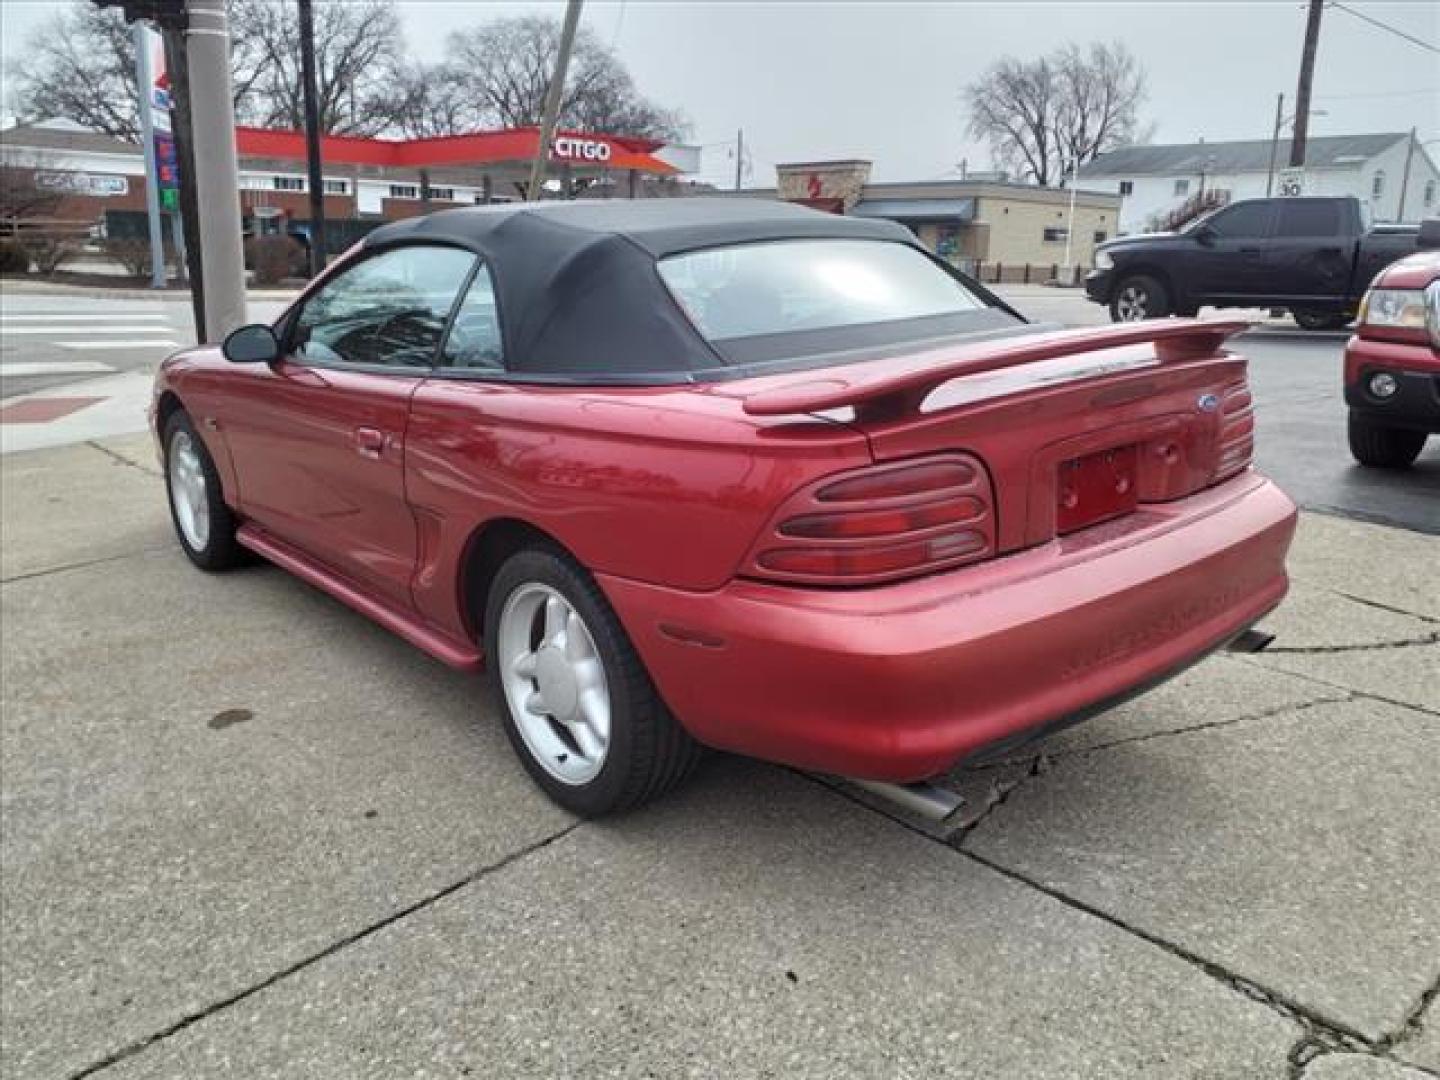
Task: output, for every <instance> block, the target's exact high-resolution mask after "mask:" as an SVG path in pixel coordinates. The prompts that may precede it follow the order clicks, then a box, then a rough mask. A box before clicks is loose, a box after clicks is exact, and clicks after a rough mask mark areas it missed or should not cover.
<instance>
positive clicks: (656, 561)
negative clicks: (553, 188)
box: [406, 379, 870, 632]
mask: <svg viewBox="0 0 1440 1080" xmlns="http://www.w3.org/2000/svg"><path fill="white" fill-rule="evenodd" d="M869 460H870V457H869V452H868V449H867V444H866V441H865V439H864V437H863V436H862V435H861V434H859V433H858V432H855V431H853V430H851V429H849V428H847V427H845V426H843V425H839V424H834V423H830V422H826V421H820V420H813V419H810V420H805V421H801V422H793V421H791V422H787V421H783V420H777V421H757V420H755V419H754V418H750V417H744V416H743V415H742V414H741V412H740V409H739V406H738V404H737V403H736V402H735V401H733V400H731V399H727V398H724V397H720V396H717V395H713V394H710V393H708V392H706V391H703V390H697V389H693V388H692V389H673V388H637V389H616V390H577V389H574V388H553V389H552V388H542V387H535V386H519V385H515V384H502V383H484V382H475V381H469V380H445V379H434V380H430V381H428V382H426V383H424V384H423V385H422V386H421V387H420V389H419V390H418V391H417V392H416V394H415V397H414V398H413V401H412V410H411V416H410V426H409V430H408V431H407V433H406V484H407V496H408V498H409V500H410V502H411V505H412V506H413V507H414V508H415V513H416V517H417V522H418V525H419V528H420V561H421V565H420V567H419V570H418V573H417V575H416V579H415V599H416V604H417V606H418V607H419V609H420V610H421V612H422V613H423V614H424V615H425V616H426V617H427V618H429V619H430V620H432V621H433V622H435V623H437V624H438V625H441V626H445V627H448V628H450V629H452V630H454V631H456V632H466V631H467V630H468V631H473V628H471V627H467V626H466V621H467V616H466V612H465V610H464V602H463V598H462V596H461V592H460V590H461V588H462V587H463V585H462V581H463V570H464V566H465V561H466V558H467V556H468V553H469V551H470V547H471V544H472V541H473V539H474V538H475V537H476V535H477V534H478V533H479V531H480V530H481V529H482V528H483V527H484V526H485V525H486V524H487V523H490V522H493V521H497V520H501V519H518V520H520V521H523V522H525V523H527V524H529V525H531V526H534V527H535V528H538V529H541V530H543V531H544V532H546V533H548V534H549V535H550V536H552V537H554V538H555V540H557V541H558V542H559V543H561V544H563V545H564V546H565V547H566V548H567V549H568V550H569V551H570V552H571V553H573V554H574V555H575V557H576V558H578V559H579V560H580V562H581V563H583V564H584V565H585V566H586V567H587V568H588V569H590V570H592V571H594V572H597V573H602V574H606V575H611V576H615V577H622V578H629V579H632V580H635V581H642V582H648V583H652V584H659V585H667V586H670V587H673V588H678V589H686V590H692V591H698V590H709V589H714V588H718V587H719V586H720V585H722V584H724V583H725V582H726V581H727V580H729V579H730V578H731V577H732V576H733V574H734V573H735V570H736V567H737V566H738V565H739V564H740V562H741V560H742V559H743V557H744V555H745V553H746V552H747V551H748V550H749V547H750V545H751V543H752V542H753V541H754V539H755V537H756V535H757V534H758V532H759V530H760V529H761V528H762V527H763V526H764V525H765V523H766V521H767V520H768V519H769V516H770V514H771V513H772V512H773V510H774V508H775V506H776V505H777V504H778V503H779V502H780V501H781V500H782V499H783V498H785V497H786V496H787V495H789V494H791V493H792V492H793V491H795V490H796V489H797V488H799V487H800V486H802V485H803V484H805V483H807V482H809V481H810V480H812V479H814V478H816V477H818V476H823V475H826V474H828V473H832V472H837V471H840V470H843V469H847V468H852V467H855V466H859V465H863V464H865V463H867V462H868V461H869Z"/></svg>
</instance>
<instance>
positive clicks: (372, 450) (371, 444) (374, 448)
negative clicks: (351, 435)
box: [355, 427, 385, 459]
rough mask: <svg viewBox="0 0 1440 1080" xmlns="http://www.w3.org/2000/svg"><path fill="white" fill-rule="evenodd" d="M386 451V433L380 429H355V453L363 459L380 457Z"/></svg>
mask: <svg viewBox="0 0 1440 1080" xmlns="http://www.w3.org/2000/svg"><path fill="white" fill-rule="evenodd" d="M384 449H385V433H384V432H383V431H381V430H380V429H379V428H373V427H358V428H356V429H355V451H356V453H358V454H359V455H360V456H361V457H368V458H376V459H378V458H379V457H380V453H381V451H383V450H384Z"/></svg>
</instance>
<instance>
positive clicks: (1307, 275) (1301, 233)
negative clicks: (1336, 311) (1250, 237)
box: [1265, 199, 1355, 304]
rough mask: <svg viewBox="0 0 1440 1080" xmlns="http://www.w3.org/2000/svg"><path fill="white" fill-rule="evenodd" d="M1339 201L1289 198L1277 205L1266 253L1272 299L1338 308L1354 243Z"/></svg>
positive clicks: (1343, 294) (1346, 287)
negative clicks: (1287, 299) (1288, 299)
mask: <svg viewBox="0 0 1440 1080" xmlns="http://www.w3.org/2000/svg"><path fill="white" fill-rule="evenodd" d="M1347 209H1348V207H1347V205H1346V203H1345V202H1344V201H1343V200H1341V199H1292V200H1282V201H1281V202H1280V203H1279V207H1278V211H1277V214H1276V219H1275V229H1274V232H1273V235H1272V236H1271V239H1270V242H1269V243H1268V244H1267V245H1266V251H1265V273H1266V278H1267V279H1268V280H1269V281H1270V282H1271V287H1272V289H1273V290H1274V295H1275V296H1276V298H1277V299H1281V298H1286V297H1294V298H1296V299H1308V300H1319V301H1322V302H1324V303H1326V304H1336V303H1343V302H1344V300H1345V297H1346V293H1347V292H1348V291H1349V287H1350V272H1351V269H1352V266H1351V264H1352V261H1353V259H1354V255H1355V242H1354V240H1353V239H1352V238H1351V237H1350V235H1349V230H1348V229H1347V228H1346V222H1347V214H1346V210H1347Z"/></svg>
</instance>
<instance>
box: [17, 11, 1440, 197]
mask: <svg viewBox="0 0 1440 1080" xmlns="http://www.w3.org/2000/svg"><path fill="white" fill-rule="evenodd" d="M1347 6H1349V7H1351V8H1354V9H1355V10H1357V11H1360V12H1362V13H1364V14H1366V15H1368V16H1370V17H1372V18H1374V19H1377V20H1379V21H1381V22H1384V23H1389V24H1391V25H1392V26H1394V27H1396V28H1398V29H1400V30H1402V31H1404V32H1406V33H1408V34H1410V35H1412V36H1414V37H1416V38H1420V39H1422V40H1424V41H1427V42H1430V43H1431V44H1437V45H1440V4H1437V3H1434V2H1433V0H1399V2H1396V0H1389V2H1366V0H1347ZM55 7H56V4H55V3H53V2H52V0H0V32H3V40H4V51H5V55H6V56H11V55H14V53H15V51H16V50H17V48H18V47H19V46H20V44H21V43H22V41H23V39H24V37H25V35H26V33H27V32H28V31H29V30H30V29H31V28H33V27H34V26H36V25H37V24H39V23H41V22H43V21H44V19H45V17H46V16H47V15H48V14H49V13H50V12H52V11H54V9H55ZM399 7H400V10H401V14H402V17H403V20H404V23H405V29H406V34H407V39H408V42H409V45H410V48H411V51H412V52H413V54H415V55H417V56H420V57H425V58H432V57H436V56H438V55H439V54H440V52H441V50H442V48H443V46H444V39H445V35H446V33H448V32H449V31H450V30H452V29H456V28H459V27H464V26H469V25H473V24H475V23H479V22H483V21H485V20H486V19H489V18H493V17H495V16H497V15H502V14H512V13H516V12H523V11H542V12H549V13H553V14H555V15H556V16H557V17H558V15H559V14H560V13H561V12H563V10H564V5H563V4H561V3H549V4H546V3H477V2H474V0H400V3H399ZM584 23H585V25H587V26H589V27H591V28H592V29H593V30H594V31H595V32H596V33H597V34H599V35H600V37H601V39H602V40H604V41H606V42H609V43H612V44H613V45H614V46H615V48H616V50H617V51H618V52H619V54H620V56H621V57H622V58H623V59H624V61H625V62H626V63H627V64H628V65H629V67H630V70H631V72H632V74H633V75H634V76H635V79H636V82H637V83H638V84H639V86H640V88H641V90H642V91H643V92H644V93H646V94H647V95H649V96H650V97H652V98H654V99H656V100H657V101H659V102H660V103H662V104H664V105H667V106H672V107H678V108H679V109H681V110H682V111H683V112H684V113H685V115H686V116H687V117H688V118H689V120H690V124H691V141H692V142H695V143H699V144H701V145H702V146H703V147H704V156H703V159H702V160H703V167H704V174H705V177H706V178H707V179H711V180H715V181H721V180H724V179H726V178H727V177H728V178H729V181H730V182H733V170H734V163H733V156H732V154H733V147H734V139H735V132H736V130H737V129H739V128H743V129H744V131H745V140H746V145H747V148H748V150H749V154H747V157H749V159H750V171H749V173H748V175H747V184H757V185H770V184H773V183H774V165H775V163H776V162H777V161H797V160H813V159H816V158H829V157H864V158H869V159H871V160H873V161H874V162H875V174H874V175H875V177H876V179H885V180H925V179H932V178H937V177H941V176H945V175H953V170H955V168H956V166H957V164H958V162H959V161H960V160H961V159H962V158H966V159H968V161H969V165H970V168H971V169H976V168H984V167H985V166H986V164H987V162H988V155H987V154H986V151H985V149H984V147H982V146H977V145H975V144H973V143H970V142H969V141H968V140H967V139H966V138H965V134H964V127H965V124H964V118H963V116H962V114H961V109H960V103H959V102H960V88H961V87H962V86H963V85H964V84H965V83H966V82H967V81H969V80H970V79H972V78H974V77H975V76H976V75H977V74H978V73H979V72H980V71H981V70H982V69H983V68H984V67H985V66H986V65H987V64H989V63H990V62H991V61H993V60H994V59H996V58H997V57H1000V56H1002V55H1005V54H1007V53H1008V54H1011V55H1014V56H1017V57H1022V58H1029V57H1032V56H1035V55H1038V54H1040V53H1043V52H1045V51H1047V50H1049V49H1052V48H1054V47H1056V46H1058V45H1062V44H1065V43H1067V42H1071V41H1074V42H1079V43H1082V44H1083V43H1087V42H1090V41H1093V40H1100V39H1106V40H1109V39H1115V40H1119V41H1123V42H1124V43H1125V44H1126V45H1128V46H1129V47H1130V48H1131V50H1132V51H1134V52H1135V54H1136V55H1137V56H1138V57H1139V58H1140V60H1141V62H1142V63H1143V64H1144V65H1145V68H1146V71H1147V72H1148V74H1149V86H1150V97H1149V101H1148V102H1147V103H1146V106H1145V110H1144V115H1145V118H1146V119H1147V120H1154V121H1155V122H1156V124H1157V128H1156V132H1155V141H1156V142H1189V141H1193V140H1195V139H1198V138H1205V139H1210V140H1216V139H1247V138H1248V139H1260V138H1268V137H1269V135H1270V128H1271V124H1272V123H1273V119H1274V109H1275V95H1276V94H1277V93H1280V92H1284V93H1285V94H1286V96H1287V100H1291V99H1293V96H1294V92H1295V80H1296V75H1297V72H1298V68H1299V58H1300V45H1301V38H1302V35H1303V33H1304V24H1305V5H1304V3H1302V2H1300V0H1277V2H1273V3H1256V2H1241V0H1234V2H1229V3H1227V2H1223V0H1221V2H1212V3H1183V2H1173V0H1151V2H1148V3H1081V2H1041V0H1010V2H1007V3H989V2H965V3H949V4H946V3H900V2H891V3H873V2H853V3H833V2H824V0H809V2H795V3H741V2H703V0H681V2H659V0H624V2H621V0H612V2H601V0H588V2H587V3H586V4H585V9H584ZM1315 94H1316V100H1315V108H1317V109H1324V110H1325V111H1326V112H1327V113H1328V115H1327V116H1321V117H1316V118H1314V119H1313V120H1312V124H1311V131H1312V133H1314V134H1320V135H1325V134H1355V133H1359V132H1368V131H1404V130H1406V129H1408V128H1410V127H1412V126H1414V127H1418V128H1419V129H1420V138H1421V139H1422V140H1424V139H1434V138H1440V55H1437V54H1436V53H1434V52H1429V51H1426V50H1425V49H1423V48H1421V47H1420V46H1418V45H1415V44H1412V43H1410V42H1408V41H1405V40H1403V39H1402V38H1400V37H1398V36H1395V35H1394V34H1391V33H1387V32H1385V31H1384V30H1381V29H1379V28H1377V27H1374V26H1371V25H1369V24H1367V23H1366V22H1364V21H1362V20H1361V19H1359V18H1357V17H1355V16H1354V15H1352V14H1350V13H1349V12H1347V11H1345V10H1343V9H1339V8H1334V7H1332V8H1329V9H1328V10H1327V11H1326V13H1325V17H1324V24H1323V27H1322V31H1321V40H1320V51H1319V59H1318V61H1317V64H1316V77H1315ZM1428 149H1429V150H1430V153H1431V155H1432V156H1433V157H1437V158H1440V153H1437V151H1440V143H1437V144H1436V145H1435V146H1432V147H1430V148H1428Z"/></svg>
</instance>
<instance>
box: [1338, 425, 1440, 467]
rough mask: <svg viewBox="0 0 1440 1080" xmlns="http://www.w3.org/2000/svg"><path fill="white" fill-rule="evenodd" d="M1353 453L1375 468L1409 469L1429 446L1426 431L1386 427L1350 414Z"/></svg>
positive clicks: (1356, 458)
mask: <svg viewBox="0 0 1440 1080" xmlns="http://www.w3.org/2000/svg"><path fill="white" fill-rule="evenodd" d="M1349 434H1350V453H1351V454H1353V455H1354V457H1355V460H1356V461H1358V462H1359V463H1360V464H1361V465H1366V466H1369V467H1370V468H1372V469H1408V468H1409V467H1410V466H1411V465H1413V464H1414V463H1415V459H1416V458H1417V457H1419V456H1420V451H1421V450H1423V449H1424V448H1425V439H1426V435H1425V432H1423V431H1407V430H1406V429H1404V428H1392V427H1384V426H1382V425H1380V424H1376V423H1375V422H1374V421H1372V420H1367V419H1366V418H1364V417H1362V416H1356V415H1355V414H1354V413H1353V412H1352V413H1351V414H1350V426H1349Z"/></svg>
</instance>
